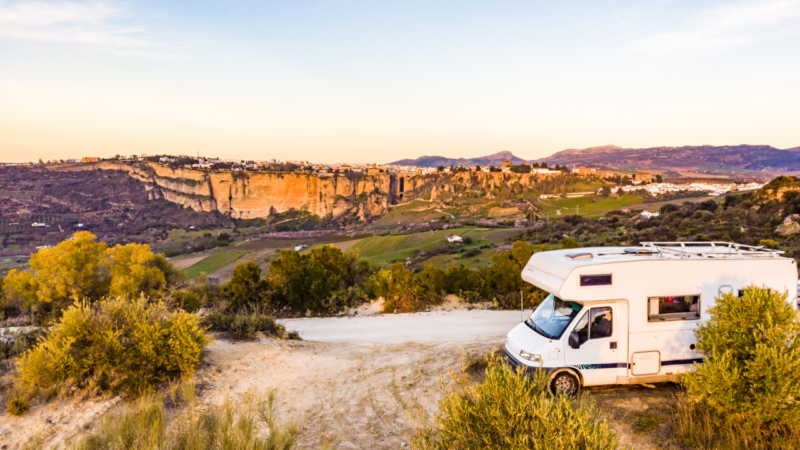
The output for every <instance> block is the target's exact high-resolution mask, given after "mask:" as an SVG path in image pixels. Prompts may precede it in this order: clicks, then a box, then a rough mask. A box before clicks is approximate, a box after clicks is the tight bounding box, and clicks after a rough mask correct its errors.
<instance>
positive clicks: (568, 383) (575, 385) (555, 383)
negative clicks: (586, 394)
mask: <svg viewBox="0 0 800 450" xmlns="http://www.w3.org/2000/svg"><path fill="white" fill-rule="evenodd" d="M580 389H581V382H580V380H578V377H577V376H575V374H573V373H572V372H567V371H564V372H559V373H557V374H556V376H554V377H553V379H552V380H550V392H551V393H552V394H553V395H556V394H558V393H559V392H561V393H564V394H566V395H569V396H575V395H577V394H578V391H580Z"/></svg>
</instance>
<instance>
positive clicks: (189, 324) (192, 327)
mask: <svg viewBox="0 0 800 450" xmlns="http://www.w3.org/2000/svg"><path fill="white" fill-rule="evenodd" d="M209 342H210V338H209V337H208V336H207V335H206V334H205V332H204V329H203V328H202V326H201V325H200V320H199V319H198V318H197V317H196V316H194V315H192V314H189V313H187V312H185V311H181V310H178V311H169V310H168V309H167V308H166V307H165V306H164V305H163V304H162V303H156V304H151V303H148V302H147V300H146V299H145V298H144V297H141V298H139V299H138V300H129V299H125V298H120V297H113V298H107V299H103V300H100V301H99V302H97V303H95V304H93V305H91V304H89V303H88V302H78V303H75V304H74V305H73V306H71V307H70V308H69V309H67V310H66V311H65V312H64V315H63V317H62V318H61V320H60V321H59V322H58V323H57V324H56V325H55V326H54V327H53V328H52V329H51V330H50V332H49V335H48V336H47V337H46V338H45V339H44V340H42V341H41V342H40V343H39V344H37V345H36V346H35V347H34V348H33V349H31V350H29V351H28V352H27V353H26V354H25V355H23V356H22V357H21V358H20V359H19V372H18V375H17V379H16V384H17V389H18V390H19V391H20V392H21V393H24V394H26V395H32V394H34V393H36V392H37V391H38V390H39V389H55V390H58V391H61V392H67V391H71V390H75V389H77V390H80V391H83V392H86V393H88V394H90V395H98V394H101V393H105V392H123V393H127V394H133V395H136V394H139V393H142V392H145V391H146V390H147V389H148V388H149V387H150V386H153V385H156V384H159V383H162V382H164V381H167V380H169V379H171V378H174V377H178V376H189V375H192V374H193V373H194V371H195V368H196V367H197V365H198V363H199V362H200V358H201V354H202V351H203V348H204V347H205V346H206V345H207V344H208V343H209Z"/></svg>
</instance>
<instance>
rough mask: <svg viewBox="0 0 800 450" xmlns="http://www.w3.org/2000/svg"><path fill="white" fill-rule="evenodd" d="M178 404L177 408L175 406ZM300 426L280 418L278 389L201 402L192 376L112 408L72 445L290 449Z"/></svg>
mask: <svg viewBox="0 0 800 450" xmlns="http://www.w3.org/2000/svg"><path fill="white" fill-rule="evenodd" d="M173 408H174V411H172V409H173ZM296 435H297V429H296V428H295V427H294V426H291V425H290V426H287V427H282V426H280V425H279V424H278V421H277V399H276V395H275V391H274V390H271V391H268V392H267V393H266V394H264V395H261V394H259V393H257V392H256V391H254V390H249V391H247V392H246V393H245V394H244V395H242V396H241V397H240V398H236V399H233V398H230V397H229V398H228V399H226V401H225V402H224V403H223V404H222V405H221V406H209V405H205V404H203V403H201V402H200V401H198V399H197V398H196V395H195V386H194V383H193V382H191V381H184V382H180V383H177V384H174V385H172V386H171V387H170V389H168V392H167V394H166V395H161V396H156V395H149V396H144V397H141V398H140V399H139V400H137V401H136V402H134V403H132V404H129V405H127V406H125V407H123V408H121V409H119V410H117V411H114V412H112V413H109V414H107V415H106V417H105V418H104V419H103V420H102V421H101V422H100V423H99V425H98V426H97V427H96V428H95V430H94V431H93V432H91V433H90V434H89V435H87V436H85V437H83V438H82V439H81V440H80V441H79V442H77V443H74V444H72V445H71V446H69V448H70V450H105V449H115V448H119V449H123V448H124V449H129V448H130V449H133V448H135V449H139V450H173V449H174V450H178V449H181V450H195V449H209V450H210V449H219V450H240V449H248V450H250V449H252V450H289V449H291V448H292V447H293V445H294V440H295V437H296Z"/></svg>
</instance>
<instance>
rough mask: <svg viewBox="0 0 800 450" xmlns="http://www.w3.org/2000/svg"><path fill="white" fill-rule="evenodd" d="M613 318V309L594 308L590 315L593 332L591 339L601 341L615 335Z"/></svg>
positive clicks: (590, 334)
mask: <svg viewBox="0 0 800 450" xmlns="http://www.w3.org/2000/svg"><path fill="white" fill-rule="evenodd" d="M612 321H613V317H612V315H611V308H609V307H605V308H592V310H591V315H590V322H591V330H590V332H589V336H590V337H589V338H590V339H601V338H607V337H611V334H612V333H613V331H614V329H613V324H612Z"/></svg>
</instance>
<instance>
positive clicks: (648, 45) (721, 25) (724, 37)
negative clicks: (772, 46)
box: [634, 0, 800, 52]
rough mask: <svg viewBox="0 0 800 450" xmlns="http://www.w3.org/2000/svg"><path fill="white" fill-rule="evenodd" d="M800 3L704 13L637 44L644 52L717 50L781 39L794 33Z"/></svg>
mask: <svg viewBox="0 0 800 450" xmlns="http://www.w3.org/2000/svg"><path fill="white" fill-rule="evenodd" d="M799 17H800V0H778V1H759V2H749V3H738V4H733V5H723V6H717V7H715V8H711V9H707V10H704V11H702V12H701V13H700V14H698V15H697V16H695V17H693V18H691V19H690V20H689V21H687V22H686V23H685V24H682V25H681V26H678V27H676V28H675V29H672V30H667V31H661V32H657V33H655V34H651V35H649V36H646V37H644V38H642V39H639V40H638V41H636V42H635V44H634V47H635V48H636V49H638V50H642V51H656V52H658V51H684V50H714V49H725V48H730V47H736V46H740V45H745V44H750V43H755V42H761V41H767V40H775V39H779V38H781V37H783V36H786V35H788V34H791V33H794V32H795V28H793V27H796V23H795V22H796V20H797V19H798V18H799Z"/></svg>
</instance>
